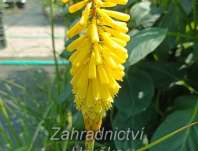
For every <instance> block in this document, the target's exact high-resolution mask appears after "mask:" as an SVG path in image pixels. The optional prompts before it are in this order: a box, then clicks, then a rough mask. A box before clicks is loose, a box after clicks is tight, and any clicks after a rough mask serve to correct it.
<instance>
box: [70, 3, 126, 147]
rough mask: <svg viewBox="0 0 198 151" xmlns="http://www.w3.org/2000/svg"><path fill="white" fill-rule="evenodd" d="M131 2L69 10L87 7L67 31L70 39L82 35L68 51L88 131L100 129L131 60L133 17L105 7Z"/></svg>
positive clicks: (88, 143) (77, 100)
mask: <svg viewBox="0 0 198 151" xmlns="http://www.w3.org/2000/svg"><path fill="white" fill-rule="evenodd" d="M127 2H128V1H127V0H82V1H80V2H77V3H76V4H73V5H72V6H70V8H69V11H70V12H71V13H73V12H76V11H78V10H80V9H82V8H84V10H83V11H82V16H81V18H80V20H79V22H77V23H76V24H75V25H74V26H73V27H71V29H70V30H68V32H67V34H68V37H69V38H72V37H74V36H76V35H78V36H79V37H78V38H77V39H75V40H74V41H73V42H71V43H70V44H69V45H68V46H67V51H70V52H72V54H71V57H70V58H69V60H70V61H71V64H72V68H71V75H72V80H71V84H72V88H73V93H74V95H75V103H76V107H77V109H78V110H80V111H81V112H82V115H83V119H84V124H85V129H86V130H92V131H94V132H97V131H98V130H99V129H100V127H101V124H102V118H103V117H104V116H105V113H106V112H107V110H109V109H110V108H111V107H112V103H113V99H114V97H115V95H117V93H118V91H119V89H120V85H119V81H122V80H123V76H124V74H125V73H124V66H123V65H122V64H123V63H125V61H126V59H127V57H128V54H127V50H126V49H125V48H124V47H125V46H126V44H127V42H128V41H129V40H130V36H128V35H127V32H128V27H127V23H126V22H127V21H128V20H129V19H130V16H129V15H127V14H124V13H120V12H116V11H112V10H106V9H105V8H110V7H114V6H116V5H119V4H121V5H123V4H126V3H127ZM93 142H94V140H93V139H91V140H89V139H88V138H87V141H86V147H87V148H86V149H87V150H88V151H92V150H93V144H94V143H93Z"/></svg>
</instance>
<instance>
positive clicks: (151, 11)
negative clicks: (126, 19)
mask: <svg viewBox="0 0 198 151" xmlns="http://www.w3.org/2000/svg"><path fill="white" fill-rule="evenodd" d="M130 14H131V16H132V19H133V21H134V23H135V26H136V27H140V26H143V27H151V26H152V25H153V24H154V23H155V22H156V21H157V20H158V19H159V17H160V15H161V11H160V9H159V8H157V7H155V6H154V5H152V4H151V2H150V1H143V2H139V3H137V4H135V5H134V6H133V7H132V8H131V10H130Z"/></svg>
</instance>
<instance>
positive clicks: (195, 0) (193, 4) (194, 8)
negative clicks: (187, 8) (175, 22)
mask: <svg viewBox="0 0 198 151" xmlns="http://www.w3.org/2000/svg"><path fill="white" fill-rule="evenodd" d="M197 3H198V2H197V0H193V1H192V8H193V18H194V23H195V27H194V28H195V29H194V31H197V19H198V17H197Z"/></svg>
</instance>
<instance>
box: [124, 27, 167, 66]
mask: <svg viewBox="0 0 198 151" xmlns="http://www.w3.org/2000/svg"><path fill="white" fill-rule="evenodd" d="M166 33H167V30H166V29H161V28H148V29H145V30H142V31H140V32H138V33H137V34H136V35H135V36H134V37H133V40H132V41H131V42H130V43H129V44H128V47H127V48H128V53H129V58H128V62H127V64H126V66H127V67H129V66H131V65H134V64H135V63H137V62H138V61H140V60H142V59H143V58H145V57H146V56H147V55H148V54H149V53H151V52H153V51H154V50H155V49H156V48H157V47H158V46H159V45H160V44H161V42H162V41H163V40H164V38H165V37H166Z"/></svg>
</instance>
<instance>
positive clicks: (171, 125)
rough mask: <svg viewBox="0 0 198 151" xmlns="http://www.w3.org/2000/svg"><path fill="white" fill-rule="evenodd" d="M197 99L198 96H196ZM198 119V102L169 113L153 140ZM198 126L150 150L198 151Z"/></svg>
mask: <svg viewBox="0 0 198 151" xmlns="http://www.w3.org/2000/svg"><path fill="white" fill-rule="evenodd" d="M196 101H198V100H197V98H196ZM197 121H198V102H197V103H196V105H195V106H194V107H193V108H192V109H188V110H178V111H175V112H173V113H172V114H171V115H169V116H168V117H167V118H166V120H165V121H164V122H163V123H162V124H161V125H160V127H159V128H158V129H157V131H156V132H155V134H154V136H153V141H154V140H156V139H159V138H160V137H162V136H164V135H165V134H168V133H170V132H172V131H174V130H176V129H178V128H181V127H183V126H185V125H188V124H190V123H193V122H197ZM197 137H198V126H194V127H191V128H189V129H187V130H185V131H182V132H180V133H178V134H176V135H175V136H173V137H171V138H170V139H168V140H167V141H164V142H162V143H161V144H159V145H156V146H154V147H153V148H152V149H151V150H150V151H160V150H161V151H165V150H168V151H197V146H198V143H197Z"/></svg>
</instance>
